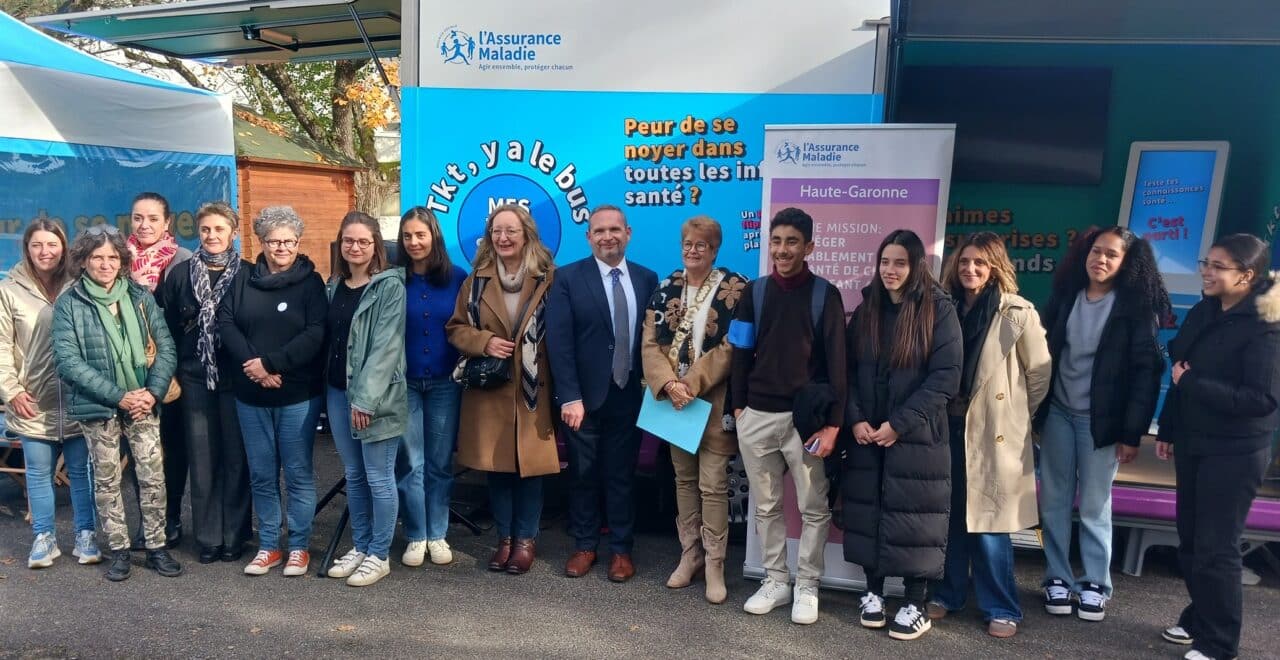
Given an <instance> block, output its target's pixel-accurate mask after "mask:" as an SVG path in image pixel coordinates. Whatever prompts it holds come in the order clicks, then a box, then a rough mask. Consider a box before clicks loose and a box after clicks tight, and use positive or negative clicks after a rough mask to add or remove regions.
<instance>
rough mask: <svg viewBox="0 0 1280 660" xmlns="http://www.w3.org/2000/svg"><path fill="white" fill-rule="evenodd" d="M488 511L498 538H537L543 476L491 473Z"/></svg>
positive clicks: (540, 514) (540, 519)
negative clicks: (491, 511) (491, 515)
mask: <svg viewBox="0 0 1280 660" xmlns="http://www.w3.org/2000/svg"><path fill="white" fill-rule="evenodd" d="M489 508H491V509H493V524H494V526H495V527H497V528H498V538H500V539H504V538H507V537H511V538H515V539H532V538H537V536H538V527H539V525H540V524H541V523H542V477H523V478H522V477H521V476H520V475H518V474H515V473H512V472H490V473H489Z"/></svg>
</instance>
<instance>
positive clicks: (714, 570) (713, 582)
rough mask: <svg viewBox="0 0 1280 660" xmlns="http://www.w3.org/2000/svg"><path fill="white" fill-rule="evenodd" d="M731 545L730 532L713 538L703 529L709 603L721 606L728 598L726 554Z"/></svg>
mask: <svg viewBox="0 0 1280 660" xmlns="http://www.w3.org/2000/svg"><path fill="white" fill-rule="evenodd" d="M728 545H729V532H728V531H725V532H724V533H722V534H720V536H718V537H717V536H712V534H711V533H710V532H709V531H707V528H706V527H703V528H702V547H703V549H704V550H705V551H706V553H707V555H706V578H707V602H708V603H713V604H715V605H719V604H720V603H723V602H724V599H725V598H726V597H728V590H727V589H726V588H725V586H724V554H725V551H726V550H727V549H728Z"/></svg>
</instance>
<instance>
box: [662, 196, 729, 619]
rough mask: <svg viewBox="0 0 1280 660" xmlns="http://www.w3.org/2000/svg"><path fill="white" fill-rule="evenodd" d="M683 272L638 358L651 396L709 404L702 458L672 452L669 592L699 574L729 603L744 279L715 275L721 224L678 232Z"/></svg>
mask: <svg viewBox="0 0 1280 660" xmlns="http://www.w3.org/2000/svg"><path fill="white" fill-rule="evenodd" d="M680 240H681V245H680V248H681V249H680V254H681V256H682V257H683V261H684V268H682V269H680V270H677V271H676V272H674V273H672V274H671V276H670V277H668V278H666V279H665V280H663V281H662V282H661V283H659V284H658V289H657V291H655V292H654V294H653V298H652V299H651V300H650V301H649V307H648V310H646V311H645V319H644V338H643V344H642V346H641V358H642V359H643V362H644V375H645V381H646V382H647V383H648V385H649V389H650V391H651V392H652V393H653V396H654V397H655V398H658V399H662V398H668V397H669V398H670V399H671V402H672V404H673V405H674V406H675V407H676V408H677V409H679V408H683V407H684V406H685V405H688V403H689V402H690V401H692V400H693V399H694V397H698V398H701V399H704V400H706V401H708V402H709V403H710V404H711V417H710V419H708V420H707V427H706V430H705V431H703V434H702V439H701V444H700V445H699V446H698V452H697V454H690V453H689V452H686V451H684V450H683V449H680V448H678V447H676V446H674V445H673V446H672V447H671V464H672V467H674V468H675V473H676V508H677V511H678V513H677V517H676V530H677V531H678V532H679V535H680V545H681V547H682V549H683V551H682V552H681V554H680V564H679V565H678V566H676V569H675V571H673V572H672V573H671V577H670V578H669V579H668V580H667V586H668V587H671V588H673V589H679V588H683V587H687V586H689V584H690V583H691V582H692V580H693V578H694V577H695V576H697V574H698V573H704V574H705V576H706V580H707V590H706V598H707V600H708V601H710V602H712V603H722V602H724V599H725V596H726V593H725V584H724V553H725V543H726V538H727V535H728V531H729V496H728V473H727V470H726V468H727V466H728V464H729V459H730V458H732V457H733V455H734V454H735V453H737V450H738V442H737V438H736V437H735V436H734V435H733V434H732V433H730V432H729V431H727V430H725V421H724V419H723V418H724V402H725V393H726V391H727V390H728V385H729V361H730V357H731V355H732V353H733V348H732V347H731V346H730V345H729V343H728V342H727V341H726V339H725V335H726V334H727V333H728V331H729V321H730V320H732V319H733V316H734V309H735V308H736V307H737V305H738V299H739V298H740V297H741V295H742V291H743V289H745V288H746V285H747V279H746V278H745V277H743V276H742V275H739V274H737V273H731V272H729V271H727V270H725V269H723V268H715V267H714V265H715V261H716V255H717V254H718V253H719V251H720V242H721V232H720V224H719V223H717V222H716V221H715V220H713V219H711V218H708V217H705V216H699V217H695V218H691V219H689V220H688V221H686V222H685V223H684V226H683V227H682V228H681V230H680Z"/></svg>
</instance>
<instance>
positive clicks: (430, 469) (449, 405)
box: [396, 378, 462, 541]
mask: <svg viewBox="0 0 1280 660" xmlns="http://www.w3.org/2000/svg"><path fill="white" fill-rule="evenodd" d="M408 385H409V428H408V429H407V431H406V432H405V436H404V438H403V440H402V441H401V442H400V453H399V454H398V455H397V456H396V489H397V490H398V491H399V492H400V511H401V515H402V517H403V519H404V534H405V537H406V538H408V539H409V540H410V541H439V540H440V539H443V538H444V537H445V534H446V533H447V532H448V531H449V493H450V491H451V490H452V489H453V448H454V445H455V443H456V441H457V438H458V406H459V405H460V404H461V401H462V399H461V396H462V388H460V387H459V386H458V384H457V383H455V382H453V379H451V378H434V379H429V380H413V379H411V380H409V381H408Z"/></svg>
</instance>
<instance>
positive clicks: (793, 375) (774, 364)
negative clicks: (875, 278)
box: [729, 277, 848, 427]
mask: <svg viewBox="0 0 1280 660" xmlns="http://www.w3.org/2000/svg"><path fill="white" fill-rule="evenodd" d="M815 281H816V280H815V279H814V278H812V277H811V278H810V279H809V281H808V282H805V283H804V284H802V285H800V286H799V287H797V288H795V289H792V290H791V291H783V290H782V288H781V287H780V286H778V283H777V282H775V281H773V279H772V278H769V277H762V278H760V279H757V280H754V281H753V282H751V284H750V285H748V286H747V288H746V290H744V291H743V292H742V299H741V300H740V301H739V302H738V308H737V315H736V316H737V320H739V321H743V322H746V323H754V321H755V304H754V299H753V297H752V288H753V287H757V286H765V287H768V288H766V289H765V294H764V314H763V315H762V316H761V317H760V327H758V328H756V346H755V348H754V349H741V348H735V349H734V350H733V370H732V372H731V376H730V380H729V382H730V384H731V387H732V388H733V392H732V401H733V407H734V409H738V408H743V407H746V406H750V407H751V409H752V410H758V411H760V412H791V409H792V402H793V399H794V398H795V395H796V393H798V392H799V391H800V388H802V387H804V386H805V385H807V384H809V383H810V382H813V381H814V380H816V379H817V378H818V377H819V375H820V373H819V370H818V368H817V367H818V364H817V361H815V360H811V359H810V356H811V355H812V353H813V351H814V350H815V348H814V337H813V326H812V324H811V322H812V316H811V313H812V312H811V309H810V300H811V299H812V297H813V284H814V282H815ZM822 347H823V348H824V350H823V351H822V355H823V360H822V361H823V362H824V363H825V369H824V371H825V372H826V373H825V376H826V377H825V378H824V379H823V380H825V381H826V382H828V383H830V384H831V388H832V390H833V391H834V392H835V396H836V405H834V406H832V407H831V412H830V413H829V415H828V417H827V424H828V425H829V426H836V427H839V426H841V425H843V423H844V406H845V396H846V390H847V389H848V383H847V379H846V376H845V370H846V362H845V346H844V304H843V302H842V301H841V299H840V291H839V290H838V289H836V288H835V287H834V286H832V287H828V289H827V302H826V306H825V307H824V308H823V314H822Z"/></svg>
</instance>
